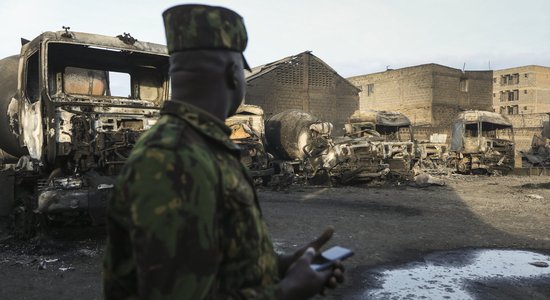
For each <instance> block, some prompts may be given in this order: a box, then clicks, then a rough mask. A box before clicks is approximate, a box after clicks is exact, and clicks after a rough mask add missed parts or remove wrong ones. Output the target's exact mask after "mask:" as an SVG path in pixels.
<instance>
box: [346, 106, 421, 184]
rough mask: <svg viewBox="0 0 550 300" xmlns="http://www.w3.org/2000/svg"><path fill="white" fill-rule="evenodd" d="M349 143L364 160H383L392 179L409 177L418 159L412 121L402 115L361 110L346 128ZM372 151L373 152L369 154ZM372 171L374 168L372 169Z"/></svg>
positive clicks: (381, 162)
mask: <svg viewBox="0 0 550 300" xmlns="http://www.w3.org/2000/svg"><path fill="white" fill-rule="evenodd" d="M344 127H345V128H344V129H345V137H346V138H345V139H343V140H341V142H345V143H348V144H350V146H352V147H353V148H354V149H355V150H354V152H358V153H360V152H365V151H366V152H365V153H364V154H363V155H360V158H361V160H363V161H366V160H371V161H373V162H374V161H375V160H380V164H379V165H384V166H386V167H387V168H388V170H389V173H390V174H391V175H395V176H399V177H408V176H409V175H410V171H411V167H412V165H413V164H414V161H415V158H416V153H415V152H416V149H415V144H414V136H413V131H412V128H411V121H410V120H409V118H407V116H405V115H404V114H402V113H399V112H393V111H378V110H357V111H355V112H354V113H353V114H352V115H351V116H350V118H349V120H348V122H346V124H345V125H344ZM367 149H369V150H367ZM371 169H372V168H371Z"/></svg>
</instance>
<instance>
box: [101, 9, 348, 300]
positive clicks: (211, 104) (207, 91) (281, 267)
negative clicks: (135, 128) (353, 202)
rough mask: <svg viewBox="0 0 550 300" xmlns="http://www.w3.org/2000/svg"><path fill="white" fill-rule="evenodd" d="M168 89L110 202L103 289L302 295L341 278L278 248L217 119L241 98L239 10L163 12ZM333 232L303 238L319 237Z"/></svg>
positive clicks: (140, 293)
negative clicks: (280, 252) (168, 98)
mask: <svg viewBox="0 0 550 300" xmlns="http://www.w3.org/2000/svg"><path fill="white" fill-rule="evenodd" d="M163 17H164V22H165V28H166V38H167V45H168V51H169V54H170V76H171V79H172V100H171V101H167V102H166V103H165V105H164V107H163V108H162V110H161V117H160V119H159V120H158V122H157V124H156V125H155V126H153V128H151V129H150V130H149V131H148V132H147V133H145V134H144V135H143V136H142V137H141V139H140V140H139V142H138V143H137V144H136V146H135V148H134V150H133V152H132V154H131V155H130V157H129V159H128V161H127V164H126V166H125V167H124V169H123V171H122V173H121V175H120V177H119V178H118V180H117V185H116V189H115V196H114V199H113V200H112V201H111V203H110V204H109V207H108V226H107V230H108V234H109V236H108V239H107V248H106V253H105V261H104V293H105V298H106V299H129V298H132V299H304V298H307V297H310V296H312V295H314V294H316V293H318V292H320V291H322V289H323V288H324V287H326V286H327V285H328V286H329V287H334V286H335V285H336V283H337V282H338V281H341V279H342V272H341V271H342V270H341V269H332V270H328V271H324V272H315V271H312V270H311V268H310V267H309V264H310V262H311V260H312V258H313V256H314V254H315V250H312V248H309V249H308V250H309V251H305V248H303V249H301V250H300V251H298V252H297V253H295V254H294V255H290V256H284V257H279V258H278V257H277V255H276V254H275V252H274V250H273V246H272V243H271V240H270V238H269V235H268V233H267V230H266V226H265V223H264V221H263V219H262V215H261V211H260V207H259V204H258V200H257V197H256V191H255V189H254V187H253V183H252V180H251V179H250V177H249V176H248V173H247V170H246V169H245V167H243V165H242V164H241V163H240V159H239V155H240V151H239V149H238V148H237V146H236V145H235V144H233V143H232V142H231V140H230V139H229V137H228V136H229V134H230V130H229V128H227V127H226V126H225V125H224V123H223V120H224V119H225V118H226V117H227V116H229V115H231V114H233V113H234V112H235V111H236V109H237V107H238V106H239V104H240V103H241V101H242V98H243V95H244V87H245V80H244V74H243V64H246V62H245V61H244V59H243V57H242V51H244V49H245V47H246V43H247V35H246V30H245V27H244V24H243V21H242V18H241V17H240V16H239V15H238V14H236V13H235V12H233V11H231V10H228V9H225V8H221V7H210V6H204V5H181V6H176V7H173V8H171V9H168V10H167V11H165V12H164V14H163ZM331 234H332V232H331V231H330V230H329V231H327V232H325V234H324V235H323V236H322V237H321V238H320V239H318V240H317V241H314V242H313V243H311V244H310V246H313V247H314V248H315V249H317V250H318V249H319V248H320V246H322V244H324V243H325V242H326V241H327V240H328V239H329V238H330V235H331Z"/></svg>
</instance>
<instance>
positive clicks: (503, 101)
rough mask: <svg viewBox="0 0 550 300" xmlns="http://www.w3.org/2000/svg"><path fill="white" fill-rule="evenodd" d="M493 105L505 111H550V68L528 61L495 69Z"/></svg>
mask: <svg viewBox="0 0 550 300" xmlns="http://www.w3.org/2000/svg"><path fill="white" fill-rule="evenodd" d="M493 108H494V110H495V111H496V112H499V113H501V114H504V115H519V114H536V113H550V68H549V67H543V66H534V65H531V66H523V67H517V68H510V69H503V70H498V71H494V72H493Z"/></svg>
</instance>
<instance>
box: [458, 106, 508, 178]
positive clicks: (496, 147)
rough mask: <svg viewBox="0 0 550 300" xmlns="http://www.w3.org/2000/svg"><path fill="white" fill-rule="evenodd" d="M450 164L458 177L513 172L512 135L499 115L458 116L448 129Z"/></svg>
mask: <svg viewBox="0 0 550 300" xmlns="http://www.w3.org/2000/svg"><path fill="white" fill-rule="evenodd" d="M451 130H452V132H451V147H450V158H449V159H450V164H451V167H453V168H455V169H456V170H457V171H458V172H459V173H487V174H506V173H508V172H510V171H512V170H513V168H514V131H513V129H512V123H510V121H509V120H508V119H507V118H506V117H505V116H503V115H501V114H497V113H494V112H488V111H465V112H462V113H460V115H459V116H458V118H457V119H456V120H455V121H454V123H453V125H452V128H451Z"/></svg>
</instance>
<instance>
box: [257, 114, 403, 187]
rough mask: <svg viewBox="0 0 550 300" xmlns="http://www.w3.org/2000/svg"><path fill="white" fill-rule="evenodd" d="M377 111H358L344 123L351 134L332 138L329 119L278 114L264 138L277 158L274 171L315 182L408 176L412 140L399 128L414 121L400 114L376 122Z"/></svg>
mask: <svg viewBox="0 0 550 300" xmlns="http://www.w3.org/2000/svg"><path fill="white" fill-rule="evenodd" d="M376 115H377V113H370V112H368V115H367V113H365V114H362V112H357V113H356V114H355V117H354V118H352V119H350V122H349V123H348V124H346V128H347V129H348V134H347V135H346V136H344V137H333V136H332V124H331V123H329V122H324V121H322V120H320V119H318V118H316V117H314V116H313V115H311V114H309V113H307V112H304V111H301V110H288V111H284V112H281V113H279V114H277V115H274V116H273V117H272V118H270V119H269V120H268V121H267V123H266V139H267V144H268V151H269V152H270V153H272V154H273V155H274V157H275V161H274V166H275V169H276V173H278V172H286V173H289V172H294V174H295V175H296V176H298V177H302V178H304V179H305V180H306V181H307V182H310V183H313V184H326V183H329V182H331V181H334V182H336V183H340V184H350V183H355V182H364V181H370V180H373V179H375V178H382V177H386V176H387V175H388V174H390V175H396V174H400V175H403V176H406V175H408V173H409V171H410V163H411V161H412V156H413V142H411V141H408V140H406V139H407V138H406V137H405V135H403V136H402V135H401V133H400V129H401V128H403V127H408V126H410V122H409V121H408V119H406V117H405V116H403V115H401V114H399V116H395V117H394V115H393V114H392V115H391V117H388V119H389V120H391V121H386V122H384V121H381V120H380V119H378V120H377V119H376ZM376 122H378V125H379V127H378V128H377V127H376ZM377 129H378V130H380V131H381V133H380V132H378V131H377ZM409 138H410V135H409ZM392 170H393V172H392Z"/></svg>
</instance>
